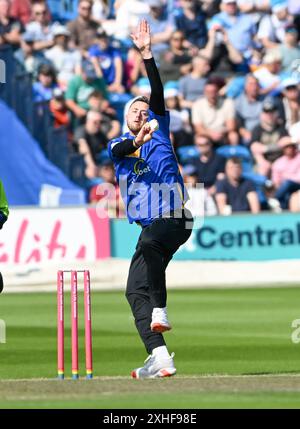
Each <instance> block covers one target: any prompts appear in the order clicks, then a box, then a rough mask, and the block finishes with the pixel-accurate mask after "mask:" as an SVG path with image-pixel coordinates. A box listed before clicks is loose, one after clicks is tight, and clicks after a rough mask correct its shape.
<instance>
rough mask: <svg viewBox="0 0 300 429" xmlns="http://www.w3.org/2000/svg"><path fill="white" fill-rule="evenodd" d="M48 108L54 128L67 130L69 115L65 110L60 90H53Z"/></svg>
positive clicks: (69, 121)
mask: <svg viewBox="0 0 300 429" xmlns="http://www.w3.org/2000/svg"><path fill="white" fill-rule="evenodd" d="M49 108H50V112H51V114H52V116H53V120H54V124H53V126H54V128H60V127H66V128H67V129H69V127H70V125H71V115H70V112H69V109H68V108H67V104H66V100H65V96H64V92H63V91H62V90H61V89H60V88H55V89H54V91H53V98H52V99H51V100H50V104H49Z"/></svg>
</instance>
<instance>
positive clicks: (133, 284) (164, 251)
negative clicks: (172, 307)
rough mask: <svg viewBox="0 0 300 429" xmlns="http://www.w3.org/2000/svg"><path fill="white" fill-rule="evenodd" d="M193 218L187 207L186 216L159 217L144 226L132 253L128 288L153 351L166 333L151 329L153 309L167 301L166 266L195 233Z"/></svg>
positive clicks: (136, 316) (140, 327)
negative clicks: (193, 231)
mask: <svg viewBox="0 0 300 429" xmlns="http://www.w3.org/2000/svg"><path fill="white" fill-rule="evenodd" d="M192 225H193V219H192V215H191V213H190V212H189V211H188V210H187V209H185V211H182V217H181V218H178V217H176V218H175V217H169V218H159V219H156V220H154V221H153V222H152V223H151V224H150V225H148V226H146V227H144V228H143V230H142V232H141V234H140V237H139V240H138V243H137V246H136V252H135V254H134V255H133V257H132V261H131V265H130V269H129V276H128V281H127V288H126V298H127V300H128V302H129V304H130V306H131V310H132V313H133V315H134V319H135V324H136V327H137V330H138V332H139V335H140V337H141V339H142V341H143V343H144V345H145V348H146V350H147V352H148V353H149V354H151V353H152V350H153V349H155V348H156V347H160V346H163V345H165V341H164V338H163V336H162V334H160V333H155V332H152V331H151V329H150V324H151V319H152V310H153V308H154V307H159V308H163V307H166V304H167V290H166V275H165V271H166V268H167V266H168V264H169V262H170V260H171V259H172V257H173V255H174V253H175V252H176V251H177V250H178V248H179V247H180V246H181V245H182V244H184V243H185V242H186V241H187V240H188V239H189V237H190V235H191V233H192Z"/></svg>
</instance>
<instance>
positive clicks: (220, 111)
mask: <svg viewBox="0 0 300 429" xmlns="http://www.w3.org/2000/svg"><path fill="white" fill-rule="evenodd" d="M192 123H193V125H194V128H195V132H196V134H197V135H201V136H204V137H208V138H209V139H210V140H212V141H213V143H214V144H215V145H216V146H220V145H223V144H230V145H237V144H238V143H239V135H238V133H237V124H236V120H235V109H234V102H233V100H231V99H229V98H228V99H222V98H221V97H220V96H219V86H218V84H217V82H216V81H215V80H214V79H210V80H208V81H207V83H206V85H205V88H204V97H203V98H201V99H200V100H197V101H195V103H194V104H193V108H192Z"/></svg>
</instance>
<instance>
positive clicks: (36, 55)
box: [14, 32, 50, 80]
mask: <svg viewBox="0 0 300 429" xmlns="http://www.w3.org/2000/svg"><path fill="white" fill-rule="evenodd" d="M34 42H35V37H34V34H31V33H27V32H26V33H23V34H22V38H21V47H20V48H19V49H18V50H17V51H16V52H15V55H14V56H15V58H16V60H17V61H18V63H19V64H21V66H22V68H23V70H24V71H25V72H27V73H30V74H31V75H32V77H33V79H34V80H36V79H37V77H38V71H39V68H40V67H41V65H42V64H50V61H49V60H47V58H46V57H45V55H44V53H43V52H42V51H35V50H34Z"/></svg>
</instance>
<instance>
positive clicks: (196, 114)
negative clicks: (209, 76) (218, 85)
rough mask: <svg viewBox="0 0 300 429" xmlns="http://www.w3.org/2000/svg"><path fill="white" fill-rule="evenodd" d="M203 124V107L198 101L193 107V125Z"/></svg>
mask: <svg viewBox="0 0 300 429" xmlns="http://www.w3.org/2000/svg"><path fill="white" fill-rule="evenodd" d="M199 123H203V115H202V106H201V102H200V101H196V102H195V103H194V104H193V107H192V124H193V125H197V124H199Z"/></svg>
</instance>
